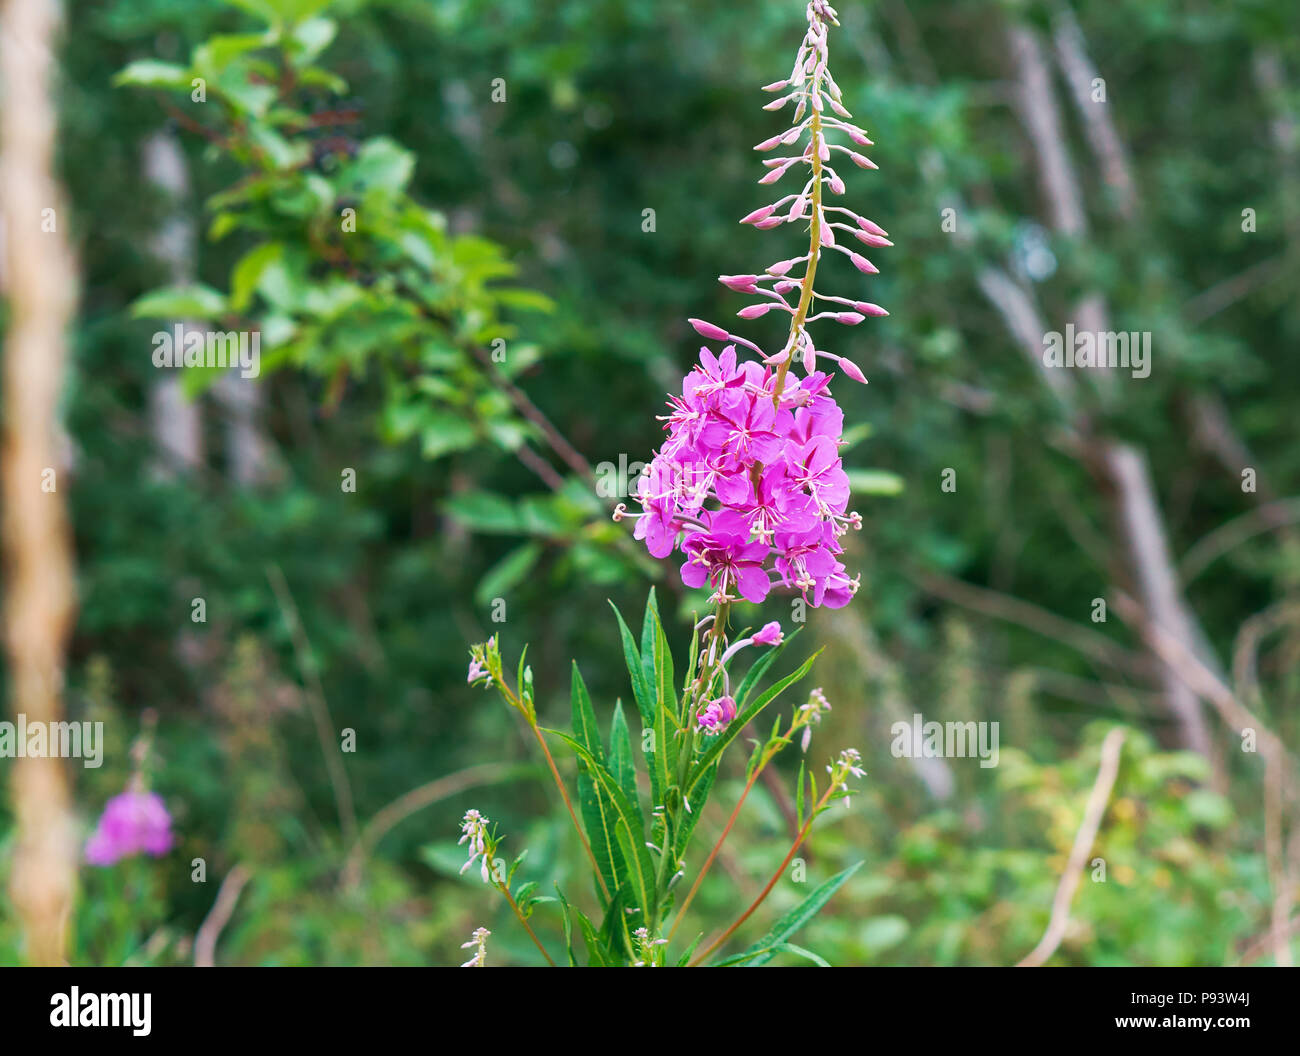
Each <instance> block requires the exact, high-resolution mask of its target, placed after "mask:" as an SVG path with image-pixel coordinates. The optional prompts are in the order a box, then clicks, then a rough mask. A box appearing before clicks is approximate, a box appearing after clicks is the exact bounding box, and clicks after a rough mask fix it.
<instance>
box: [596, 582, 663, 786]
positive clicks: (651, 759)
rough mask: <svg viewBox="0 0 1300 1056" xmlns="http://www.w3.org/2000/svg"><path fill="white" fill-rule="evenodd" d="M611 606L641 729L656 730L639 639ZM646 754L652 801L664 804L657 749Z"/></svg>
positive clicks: (661, 771) (652, 698)
mask: <svg viewBox="0 0 1300 1056" xmlns="http://www.w3.org/2000/svg"><path fill="white" fill-rule="evenodd" d="M609 606H610V608H612V609H613V610H614V616H615V617H616V618H617V619H618V631H619V635H620V636H621V638H622V640H623V660H624V662H625V663H626V664H627V674H628V678H630V679H631V680H632V696H633V697H634V698H635V700H636V707H637V711H638V712H639V713H640V716H641V728H642V730H656V720H657V718H658V716H657V713H656V708H655V700H654V696H653V695H652V691H651V689H650V686H649V684H648V683H647V682H646V678H645V671H644V670H643V668H642V666H641V654H640V653H639V652H638V651H637V647H636V640H635V639H634V638H633V637H632V632H631V631H630V630H629V629H628V626H627V623H626V622H625V621H624V619H623V614H622V613H621V612H619V611H618V606H617V605H615V604H614V603H613V602H612V601H611V602H610V603H609ZM658 746H659V734H658V732H656V733H655V747H656V749H657V748H658ZM645 755H646V766H647V769H648V770H649V771H650V799H651V802H652V803H654V804H656V805H658V804H661V803H663V790H664V788H665V787H666V784H665V782H664V779H663V776H662V775H663V772H664V768H663V767H662V766H661V765H660V760H659V752H658V751H657V750H656V751H647V752H646V753H645Z"/></svg>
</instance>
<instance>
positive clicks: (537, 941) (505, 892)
mask: <svg viewBox="0 0 1300 1056" xmlns="http://www.w3.org/2000/svg"><path fill="white" fill-rule="evenodd" d="M497 890H498V891H500V892H501V893H502V894H503V895H505V896H506V901H507V902H509V903H510V908H511V909H513V910H514V911H515V916H516V917H517V918H518V920H519V923H520V924H522V925H523V926H524V931H526V932H528V937H529V938H530V939H532V940H533V945H534V946H536V947H537V948H538V949H539V950H541V951H542V956H543V957H545V958H546V963H547V964H549V965H550V966H551V967H552V968H558V967H559V965H557V964H556V963H555V962H554V961H553V960H551V955H550V954H549V953H547V952H546V947H545V946H543V945H542V940H541V939H539V938H538V937H537V933H536V932H534V931H533V929H532V928H530V927H529V926H528V921H527V920H526V919H525V918H524V913H523V910H521V909H520V908H519V903H518V902H516V901H515V896H514V895H512V894H511V893H510V888H509V886H508V885H506V884H497Z"/></svg>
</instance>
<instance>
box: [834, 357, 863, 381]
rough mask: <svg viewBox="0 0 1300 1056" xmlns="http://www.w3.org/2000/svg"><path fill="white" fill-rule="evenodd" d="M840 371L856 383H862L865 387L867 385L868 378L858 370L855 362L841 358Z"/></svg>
mask: <svg viewBox="0 0 1300 1056" xmlns="http://www.w3.org/2000/svg"><path fill="white" fill-rule="evenodd" d="M840 369H841V370H843V371H844V373H845V374H847V375H848V376H849V377H850V378H852V379H853V380H854V381H860V382H862V384H863V385H865V384H866V383H867V379H866V376H865V375H864V374H863V373H862V371H861V370H859V369H858V365H857V364H856V363H854V362H853V360H851V359H845V358H844V357H840Z"/></svg>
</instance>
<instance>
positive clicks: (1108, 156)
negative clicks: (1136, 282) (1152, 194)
mask: <svg viewBox="0 0 1300 1056" xmlns="http://www.w3.org/2000/svg"><path fill="white" fill-rule="evenodd" d="M1052 40H1053V42H1054V43H1055V45H1056V58H1057V61H1058V62H1059V63H1060V66H1061V72H1062V73H1064V74H1065V79H1066V82H1067V83H1068V84H1069V86H1070V94H1071V95H1072V96H1073V97H1074V103H1075V106H1076V107H1077V109H1078V111H1079V117H1080V118H1081V119H1082V121H1083V129H1084V132H1085V133H1086V134H1087V136H1088V142H1089V144H1091V146H1092V152H1093V153H1094V154H1095V155H1096V156H1097V160H1098V161H1099V162H1100V163H1101V170H1102V178H1103V179H1104V181H1105V182H1106V184H1107V185H1108V186H1109V187H1110V188H1111V189H1112V190H1113V191H1114V192H1115V204H1116V206H1117V208H1118V211H1119V214H1120V216H1121V217H1122V218H1123V219H1125V220H1130V221H1131V220H1133V219H1134V217H1135V216H1136V215H1137V211H1138V193H1137V187H1136V184H1135V182H1134V179H1133V172H1132V168H1131V166H1130V165H1129V160H1128V155H1127V152H1126V151H1125V149H1124V141H1123V140H1122V139H1121V138H1120V135H1119V133H1118V132H1117V131H1116V129H1115V124H1114V122H1113V121H1112V120H1111V108H1110V107H1109V106H1102V105H1100V104H1098V103H1097V102H1096V101H1095V100H1094V99H1093V98H1092V85H1093V83H1094V82H1095V81H1097V80H1099V79H1100V78H1099V77H1098V74H1097V68H1096V66H1094V65H1093V63H1092V59H1091V58H1090V57H1089V55H1088V49H1087V44H1086V42H1085V41H1084V37H1083V31H1082V30H1081V29H1080V28H1079V22H1078V20H1077V19H1076V18H1075V17H1074V12H1073V11H1071V10H1070V8H1069V7H1068V6H1067V5H1066V4H1064V3H1062V4H1060V5H1058V6H1057V8H1056V10H1055V11H1054V12H1053V15H1052Z"/></svg>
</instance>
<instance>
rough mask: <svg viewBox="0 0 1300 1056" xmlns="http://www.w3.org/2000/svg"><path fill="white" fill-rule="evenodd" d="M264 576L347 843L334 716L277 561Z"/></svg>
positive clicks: (352, 834)
mask: <svg viewBox="0 0 1300 1056" xmlns="http://www.w3.org/2000/svg"><path fill="white" fill-rule="evenodd" d="M266 578H267V579H268V580H270V582H271V589H272V590H273V591H274V592H275V596H276V600H277V601H278V602H279V605H280V614H281V616H282V617H283V619H284V622H285V625H286V626H287V627H288V628H289V635H290V637H291V638H292V639H293V648H294V652H295V653H296V654H297V656H298V667H299V668H300V669H301V671H302V675H303V678H304V679H305V680H306V681H307V682H308V683H309V685H308V689H307V700H308V702H309V703H310V704H311V714H312V719H313V721H314V722H315V724H316V735H317V736H318V737H319V738H320V747H321V754H322V755H324V756H325V768H326V770H327V771H328V772H329V779H330V785H331V786H332V787H333V789H334V802H335V805H336V806H337V807H338V813H339V823H340V824H341V825H342V827H343V842H344V843H346V844H347V845H348V846H349V847H351V846H352V845H353V844H354V843H356V839H357V814H356V809H355V808H354V807H353V805H352V786H351V785H350V784H349V783H348V773H347V770H346V769H345V768H344V766H343V751H342V749H340V748H339V745H338V742H337V741H335V739H334V736H333V730H334V720H333V719H332V718H330V712H329V704H328V703H327V702H326V700H325V690H324V687H323V686H322V685H321V681H320V674H319V673H318V672H317V670H316V661H315V659H314V657H313V656H312V652H311V643H310V642H309V641H308V640H307V632H306V630H304V628H303V626H302V620H301V619H300V618H299V616H298V607H297V606H296V605H295V604H294V602H293V595H292V594H291V593H290V592H289V584H288V583H287V582H286V581H285V578H284V573H283V572H281V571H280V567H279V566H278V565H268V566H267V568H266Z"/></svg>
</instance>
